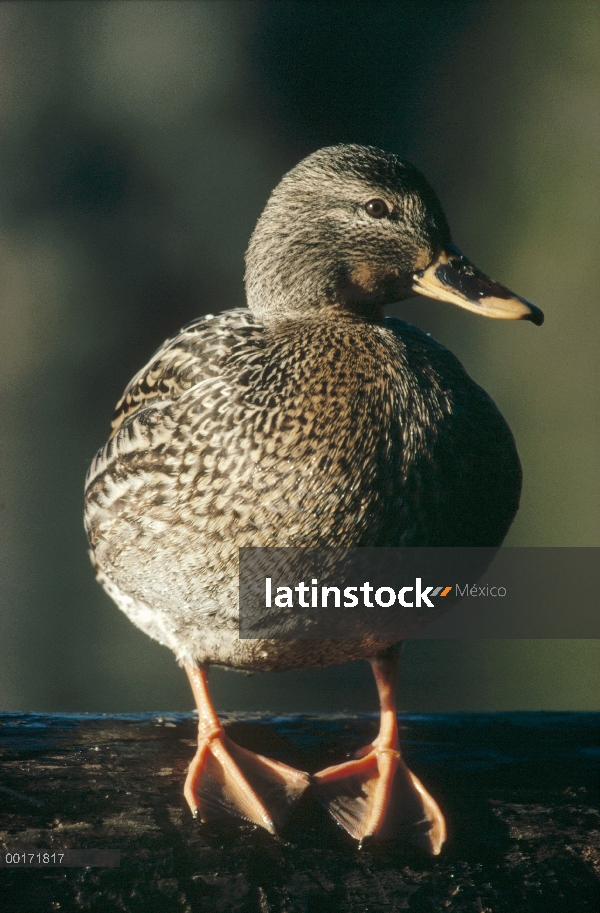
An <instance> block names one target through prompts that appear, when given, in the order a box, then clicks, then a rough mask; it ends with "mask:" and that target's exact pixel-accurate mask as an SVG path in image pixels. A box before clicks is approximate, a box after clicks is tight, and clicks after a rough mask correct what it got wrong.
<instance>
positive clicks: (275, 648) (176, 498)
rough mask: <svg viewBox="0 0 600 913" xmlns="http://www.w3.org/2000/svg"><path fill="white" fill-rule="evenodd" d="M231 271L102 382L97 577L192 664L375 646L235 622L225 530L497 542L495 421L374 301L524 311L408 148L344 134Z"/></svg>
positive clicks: (299, 538)
mask: <svg viewBox="0 0 600 913" xmlns="http://www.w3.org/2000/svg"><path fill="white" fill-rule="evenodd" d="M373 199H375V200H376V201H383V202H384V215H383V216H381V215H380V214H379V212H380V210H381V207H380V206H378V207H373V206H370V207H367V203H368V202H369V201H370V200H373ZM369 209H370V210H371V211H377V213H378V215H377V217H373V216H372V215H370V214H369ZM246 287H247V294H248V305H249V309H248V310H245V309H240V310H234V311H225V312H224V313H222V314H220V315H218V316H215V317H213V316H209V317H203V318H200V319H199V320H196V321H194V322H193V323H191V324H190V325H188V326H187V327H185V328H184V329H183V330H182V331H181V332H180V333H179V334H177V335H176V336H174V337H172V338H171V339H170V340H168V341H167V342H166V343H165V344H164V345H163V346H162V347H161V348H160V349H159V351H158V352H157V353H156V354H155V356H154V357H153V358H152V359H151V360H150V362H149V363H148V365H147V366H146V367H145V368H143V369H142V371H140V373H139V374H138V375H137V376H136V377H135V378H134V379H133V380H132V382H131V383H130V385H129V387H128V388H127V390H126V391H125V394H124V396H123V398H122V399H121V401H120V402H119V404H118V406H117V411H116V414H115V418H114V421H113V431H112V435H111V438H110V440H109V441H108V443H107V444H106V446H105V447H104V448H103V449H102V450H101V451H100V452H99V453H98V455H97V456H96V458H95V460H94V462H93V465H92V467H91V469H90V471H89V474H88V480H87V488H86V528H87V531H88V537H89V542H90V547H91V554H92V560H93V562H94V566H95V568H96V571H97V574H98V579H99V580H100V582H101V583H102V584H103V585H104V586H105V588H106V589H107V591H108V592H109V594H110V595H111V596H112V597H113V599H114V600H115V601H116V602H117V604H118V605H119V607H120V608H121V609H123V611H125V612H126V613H127V614H128V615H129V617H130V618H131V619H132V621H134V623H135V624H137V625H138V626H139V627H141V628H142V629H143V630H144V631H146V633H148V634H149V635H150V636H151V637H154V638H155V639H157V640H159V641H160V642H161V643H164V644H166V645H167V646H169V647H170V648H171V649H172V650H173V651H174V652H175V654H176V656H177V658H178V659H179V661H180V662H182V663H183V664H185V665H186V666H188V667H190V668H196V667H198V666H208V665H210V664H214V663H220V664H224V665H227V666H232V667H235V668H240V669H247V670H264V671H269V670H280V669H302V668H307V667H309V666H317V665H326V664H329V663H339V662H344V661H346V660H349V659H355V658H358V657H373V656H374V655H375V654H376V653H377V652H378V651H381V650H383V649H384V648H385V647H388V646H390V645H389V644H386V643H384V642H377V643H375V642H373V641H347V642H343V641H341V642H340V641H336V642H327V641H325V642H317V643H315V642H314V641H312V642H311V641H297V642H283V641H259V640H254V641H252V640H250V641H248V640H245V641H241V640H239V638H238V606H237V550H238V548H239V547H240V546H247V545H252V546H258V545H260V546H288V545H297V546H322V545H347V546H367V545H369V546H401V545H498V544H500V542H501V541H502V539H503V538H504V536H505V534H506V532H507V530H508V527H509V526H510V523H511V521H512V519H513V517H514V514H515V512H516V510H517V507H518V502H519V494H520V487H521V470H520V465H519V459H518V456H517V453H516V449H515V444H514V440H513V437H512V434H511V432H510V430H509V428H508V427H507V425H506V423H505V421H504V420H503V418H502V416H501V415H500V413H499V411H498V409H497V408H496V406H495V405H494V403H493V402H492V400H491V399H490V398H489V397H488V396H487V394H486V393H485V392H484V391H483V390H482V389H481V388H480V387H478V386H477V384H475V383H474V382H473V381H472V380H471V379H470V378H469V377H468V375H467V374H466V372H465V371H464V369H463V368H462V366H461V365H460V363H459V362H458V361H457V359H456V358H455V357H454V356H453V355H452V354H451V353H450V352H449V351H448V350H447V349H445V348H444V347H443V346H441V345H440V344H439V343H437V342H435V341H434V340H433V339H432V338H431V337H429V336H428V335H426V334H424V333H422V332H421V331H419V330H418V329H416V328H415V327H412V326H410V325H408V324H406V323H403V322H401V321H398V320H393V319H385V318H384V315H383V308H384V306H385V305H386V304H388V303H391V302H394V301H398V300H401V299H402V298H406V297H409V296H410V295H413V294H414V293H415V292H414V290H415V288H419V290H420V291H422V292H423V293H426V294H431V295H433V296H438V297H441V298H445V299H446V300H454V301H455V303H458V304H460V305H462V306H464V307H468V308H469V309H471V310H475V311H477V310H479V311H480V312H481V313H484V314H485V313H486V311H487V312H489V313H490V315H491V316H502V317H521V318H528V319H532V320H534V322H538V323H539V322H541V316H540V312H538V311H537V309H535V308H533V306H530V305H528V304H527V303H526V302H523V301H522V299H518V298H516V296H512V293H509V292H507V291H506V290H505V289H503V288H502V287H501V286H498V285H497V284H495V283H491V280H488V279H487V278H486V277H484V276H483V275H482V274H480V273H479V272H478V271H477V270H475V268H474V267H472V265H471V264H470V263H469V261H467V260H466V259H465V258H464V257H462V255H461V254H460V252H458V251H456V249H455V248H453V247H452V244H451V238H450V232H449V229H448V226H447V224H446V220H445V217H444V214H443V212H442V209H441V207H440V204H439V202H438V201H437V198H436V197H435V194H434V193H433V191H432V190H431V188H430V187H429V185H428V184H427V183H426V181H425V180H424V178H423V177H422V176H421V175H420V174H419V173H418V172H417V171H416V170H415V169H413V168H412V167H411V166H410V165H408V164H407V163H404V162H401V161H400V160H398V159H397V158H396V157H395V156H393V155H390V154H387V153H383V152H380V151H379V150H375V149H371V148H366V147H358V146H338V147H333V148H331V149H324V150H320V151H319V152H317V153H315V154H314V155H313V156H310V157H309V158H308V159H306V160H305V161H304V162H302V163H300V165H299V166H297V167H296V168H295V169H294V170H292V171H291V172H290V173H289V174H288V175H286V176H285V177H284V178H283V180H282V182H281V183H280V185H279V186H278V187H277V188H276V190H275V191H274V192H273V194H272V196H271V199H270V200H269V202H268V204H267V206H266V208H265V211H264V213H263V214H262V216H261V218H260V219H259V222H258V224H257V227H256V229H255V231H254V233H253V236H252V239H251V241H250V245H249V249H248V254H247V271H246ZM431 801H433V800H431ZM265 826H266V825H265Z"/></svg>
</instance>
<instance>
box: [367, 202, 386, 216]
mask: <svg viewBox="0 0 600 913" xmlns="http://www.w3.org/2000/svg"><path fill="white" fill-rule="evenodd" d="M365 210H366V212H367V213H368V215H370V216H372V217H373V218H374V219H383V217H384V216H389V214H390V211H389V209H388V206H387V203H386V202H385V200H379V199H377V200H369V202H368V203H365Z"/></svg>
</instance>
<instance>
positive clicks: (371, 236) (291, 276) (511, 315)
mask: <svg viewBox="0 0 600 913" xmlns="http://www.w3.org/2000/svg"><path fill="white" fill-rule="evenodd" d="M245 279H246V292H247V298H248V306H249V308H250V309H251V310H252V311H253V313H255V314H256V316H257V317H258V318H259V319H260V320H261V321H262V322H263V323H271V322H274V321H279V320H282V319H283V320H289V319H299V318H310V317H311V315H313V314H314V313H315V310H318V311H320V312H324V311H327V312H329V313H331V315H332V317H335V316H337V317H339V316H341V315H342V314H344V315H347V316H354V317H357V318H362V319H367V320H382V319H383V308H384V307H385V306H386V305H387V304H393V303H395V302H397V301H402V300H403V299H405V298H410V297H412V296H414V295H415V294H418V295H425V296H426V297H428V298H437V299H438V300H440V301H449V302H450V303H451V304H457V305H459V306H460V307H464V308H467V309H468V310H470V311H474V312H475V313H476V314H481V315H483V316H485V317H496V318H500V319H504V320H531V321H532V322H533V323H536V324H538V325H539V324H541V323H542V322H543V319H544V316H543V314H542V312H541V311H540V310H539V308H537V307H535V305H533V304H530V303H529V302H528V301H525V299H524V298H520V297H519V296H518V295H515V294H514V293H513V292H511V291H509V289H507V288H505V287H504V286H503V285H500V284H499V283H498V282H494V281H493V280H492V279H490V278H489V277H488V276H486V275H485V274H484V273H482V272H480V270H478V269H477V268H476V267H475V266H474V265H473V264H472V263H471V262H470V261H469V260H467V258H466V257H465V256H464V255H463V254H462V253H461V252H460V251H459V250H458V248H457V247H455V246H454V245H453V243H452V238H451V235H450V229H449V228H448V223H447V221H446V217H445V215H444V212H443V210H442V207H441V205H440V202H439V200H438V199H437V197H436V195H435V193H434V192H433V190H432V188H431V187H430V186H429V184H428V183H427V181H426V180H425V178H424V177H423V175H422V174H421V173H420V172H419V171H417V169H416V168H413V166H412V165H410V164H409V163H408V162H405V161H402V160H401V159H399V158H397V157H396V156H395V155H393V154H391V153H389V152H382V151H381V150H380V149H375V148H373V147H371V146H356V145H340V146H331V147H328V148H325V149H319V150H318V151H317V152H314V153H313V154H312V155H310V156H308V158H306V159H304V160H303V161H302V162H300V164H298V165H297V166H296V167H295V168H293V169H292V170H291V171H290V172H288V173H287V174H286V175H285V176H284V177H283V179H282V180H281V182H280V183H279V185H278V186H277V187H276V188H275V190H274V191H273V193H272V194H271V197H270V199H269V201H268V203H267V205H266V207H265V209H264V211H263V213H262V215H261V216H260V218H259V220H258V223H257V225H256V228H255V229H254V232H253V233H252V237H251V238H250V243H249V246H248V251H247V253H246V277H245Z"/></svg>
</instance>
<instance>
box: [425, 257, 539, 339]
mask: <svg viewBox="0 0 600 913" xmlns="http://www.w3.org/2000/svg"><path fill="white" fill-rule="evenodd" d="M412 289H413V291H415V292H417V293H418V294H419V295H425V296H426V297H427V298H436V299H437V300H438V301H449V302H450V304H458V306H459V307H463V308H466V309H467V310H468V311H473V312H474V313H475V314H481V315H482V316H483V317H495V318H496V319H499V320H531V322H532V323H535V324H536V325H537V326H540V325H541V324H542V323H543V322H544V314H543V312H542V311H541V310H540V309H539V308H538V307H536V306H535V304H531V302H529V301H526V300H525V299H524V298H521V297H520V296H519V295H515V294H514V292H511V291H510V290H509V289H507V288H506V287H505V286H504V285H500V283H499V282H494V280H493V279H490V277H489V276H486V275H485V273H482V272H480V270H478V269H477V267H476V266H473V264H472V263H471V261H470V260H467V258H466V257H465V256H464V254H462V253H461V252H460V251H459V250H458V248H456V247H454V245H449V246H448V248H447V249H446V250H442V251H441V252H440V253H439V254H438V255H436V256H435V257H434V259H433V260H432V261H431V263H430V264H429V266H427V267H426V268H425V269H422V270H419V271H418V272H416V273H415V274H414V275H413V283H412Z"/></svg>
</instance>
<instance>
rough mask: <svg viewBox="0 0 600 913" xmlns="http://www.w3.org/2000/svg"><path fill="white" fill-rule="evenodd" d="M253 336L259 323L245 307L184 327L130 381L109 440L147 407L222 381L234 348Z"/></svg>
mask: <svg viewBox="0 0 600 913" xmlns="http://www.w3.org/2000/svg"><path fill="white" fill-rule="evenodd" d="M254 332H256V321H255V319H254V317H253V316H252V314H251V312H250V311H249V310H248V309H247V308H237V309H235V310H231V311H225V312H224V313H223V314H219V315H218V316H216V317H215V316H213V315H212V314H206V315H205V316H203V317H199V318H197V319H196V320H193V321H192V322H191V323H188V324H186V326H184V327H183V328H182V329H181V330H180V331H179V332H178V333H176V334H175V335H174V336H171V337H170V338H169V339H167V340H166V341H165V342H164V343H163V344H162V346H160V348H159V349H157V351H156V352H155V353H154V355H153V356H152V358H151V359H150V361H149V362H148V363H147V364H146V365H144V367H143V368H142V369H141V370H140V371H138V373H137V374H136V375H135V377H134V378H133V379H132V380H131V381H130V382H129V384H128V385H127V388H126V389H125V392H124V393H123V396H122V397H121V399H120V400H119V402H118V403H117V405H116V407H115V412H114V416H113V420H112V431H111V434H110V437H111V438H112V437H114V435H115V434H116V432H117V431H118V430H119V428H120V427H121V426H122V425H123V423H124V422H125V421H126V420H127V419H129V418H131V417H132V416H133V415H135V414H138V413H140V412H141V411H142V410H144V409H146V408H148V406H150V405H154V406H158V405H159V404H167V403H172V402H174V401H176V400H178V399H179V398H180V397H181V396H182V395H183V394H184V393H186V392H187V391H188V390H190V389H191V388H192V387H195V386H197V385H198V384H199V383H202V382H204V381H207V380H210V379H211V378H215V379H217V378H219V377H220V376H221V374H222V370H223V365H224V363H225V361H226V360H227V359H228V358H229V357H230V356H231V354H232V351H233V349H234V348H235V346H236V345H238V344H239V343H240V342H243V340H244V339H245V338H246V336H247V335H248V334H251V333H254Z"/></svg>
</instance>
